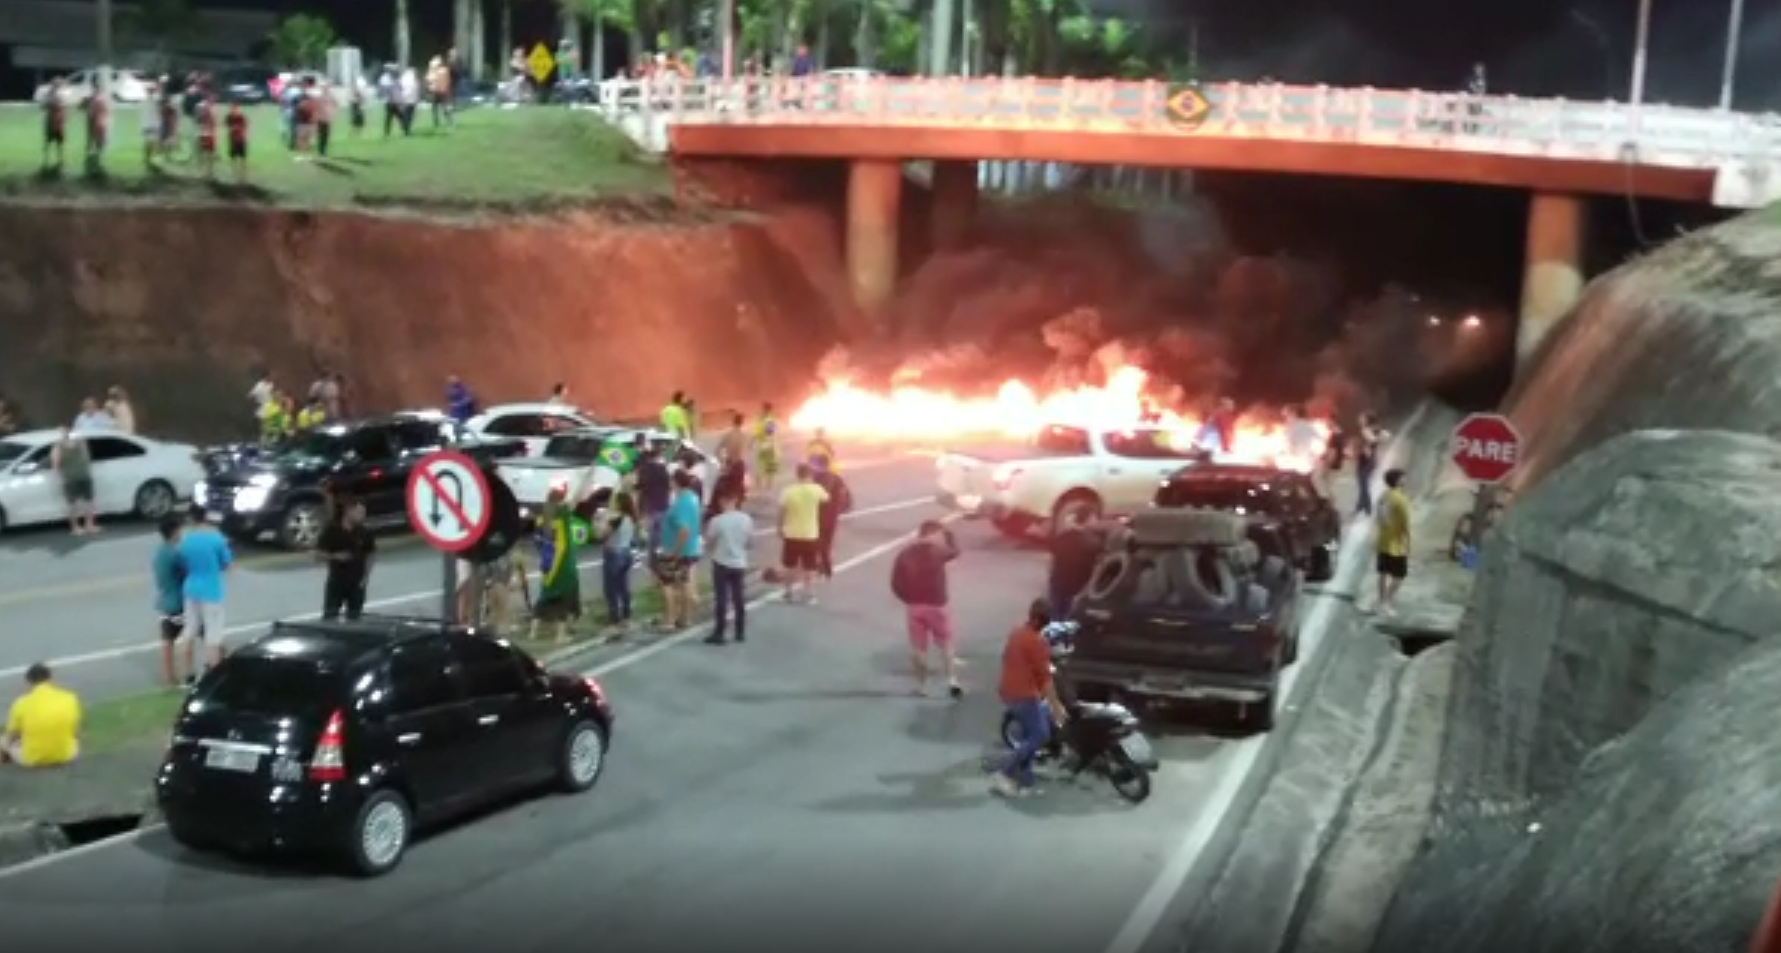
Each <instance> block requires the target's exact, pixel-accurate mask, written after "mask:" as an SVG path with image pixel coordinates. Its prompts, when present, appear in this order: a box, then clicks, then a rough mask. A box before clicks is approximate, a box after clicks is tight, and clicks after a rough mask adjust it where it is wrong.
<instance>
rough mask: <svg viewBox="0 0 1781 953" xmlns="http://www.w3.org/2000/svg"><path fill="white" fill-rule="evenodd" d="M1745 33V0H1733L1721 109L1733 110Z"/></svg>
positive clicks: (1720, 91)
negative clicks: (1739, 46)
mask: <svg viewBox="0 0 1781 953" xmlns="http://www.w3.org/2000/svg"><path fill="white" fill-rule="evenodd" d="M1743 32H1744V0H1732V14H1731V21H1730V22H1729V23H1727V24H1726V27H1725V72H1724V73H1723V74H1721V75H1720V79H1719V108H1720V109H1730V108H1732V79H1733V78H1734V77H1735V76H1736V74H1737V72H1738V39H1739V37H1740V36H1741V35H1742V34H1743Z"/></svg>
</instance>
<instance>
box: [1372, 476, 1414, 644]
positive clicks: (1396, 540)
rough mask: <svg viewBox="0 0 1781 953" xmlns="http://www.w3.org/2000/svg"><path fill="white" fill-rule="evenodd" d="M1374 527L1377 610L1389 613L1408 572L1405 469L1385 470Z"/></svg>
mask: <svg viewBox="0 0 1781 953" xmlns="http://www.w3.org/2000/svg"><path fill="white" fill-rule="evenodd" d="M1375 520H1376V522H1375V525H1374V530H1375V532H1376V536H1377V539H1376V543H1377V546H1378V559H1377V560H1376V561H1375V563H1374V569H1375V570H1376V571H1377V572H1378V575H1379V601H1378V603H1377V604H1376V607H1377V611H1379V612H1381V613H1383V614H1385V615H1391V614H1392V613H1393V612H1395V611H1396V607H1395V606H1394V605H1393V600H1395V599H1396V598H1397V595H1398V587H1399V586H1402V585H1403V584H1404V577H1405V576H1408V575H1410V495H1409V494H1407V493H1405V492H1404V471H1402V470H1395V469H1394V470H1387V471H1385V495H1384V496H1382V497H1380V498H1379V515H1378V516H1377V517H1375Z"/></svg>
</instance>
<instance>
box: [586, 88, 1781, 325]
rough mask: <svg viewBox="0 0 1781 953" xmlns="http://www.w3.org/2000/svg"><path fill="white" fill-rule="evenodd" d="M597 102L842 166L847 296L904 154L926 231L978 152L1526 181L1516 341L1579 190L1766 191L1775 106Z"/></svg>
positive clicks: (635, 97) (1579, 219)
mask: <svg viewBox="0 0 1781 953" xmlns="http://www.w3.org/2000/svg"><path fill="white" fill-rule="evenodd" d="M600 108H601V109H602V111H604V112H605V113H606V114H607V115H608V116H610V117H611V118H612V119H613V120H614V121H615V122H617V123H619V124H620V125H621V126H622V127H623V128H625V129H626V131H627V132H629V133H630V135H631V136H632V137H633V138H635V139H637V140H638V141H639V142H640V143H642V144H644V145H645V146H646V147H647V148H651V149H654V150H657V151H667V152H670V153H672V154H673V155H674V156H675V157H677V158H682V157H685V158H723V159H737V158H752V159H759V160H776V159H778V160H783V159H828V160H835V161H844V162H846V163H848V167H849V171H848V215H847V219H848V225H847V249H846V252H847V261H848V270H849V276H850V279H851V281H852V285H853V290H854V294H855V296H856V299H857V300H858V301H859V303H860V304H861V305H862V306H865V307H872V306H874V305H876V304H879V303H881V302H883V301H885V300H887V299H888V298H889V296H890V294H891V291H892V288H893V284H894V282H895V278H896V274H897V261H896V256H897V247H898V235H897V230H898V220H899V209H900V190H901V188H902V184H903V164H904V163H905V162H909V161H929V162H932V163H934V167H933V168H934V173H933V179H932V185H933V195H934V199H935V202H934V223H933V225H934V228H935V230H936V236H935V237H936V240H937V241H939V242H940V243H941V244H945V243H946V241H947V240H949V239H950V238H954V237H956V236H958V235H961V234H962V233H963V232H964V231H965V230H966V229H968V227H969V221H970V216H971V214H972V209H973V208H974V206H975V198H976V192H977V186H978V181H979V174H978V171H977V164H978V163H979V162H981V161H985V160H990V161H995V160H1003V161H1013V162H1023V163H1030V162H1063V163H1074V164H1082V165H1092V164H1106V165H1121V166H1131V167H1155V168H1175V169H1180V168H1188V169H1219V170H1231V171H1247V172H1280V173H1291V174H1298V175H1333V176H1346V177H1363V178H1385V179H1402V180H1410V181H1427V182H1436V181H1438V182H1458V183H1467V184H1474V185H1482V186H1493V187H1502V188H1515V189H1521V190H1524V191H1526V192H1528V193H1529V195H1530V204H1529V214H1528V231H1527V253H1526V254H1527V266H1526V269H1525V272H1524V279H1523V287H1522V306H1521V318H1522V325H1521V332H1520V334H1519V335H1518V349H1519V350H1520V351H1521V352H1522V353H1523V354H1525V353H1527V352H1528V351H1530V350H1531V349H1532V348H1533V346H1534V345H1535V344H1537V343H1538V341H1539V339H1540V338H1541V337H1542V336H1543V335H1544V333H1545V331H1546V330H1547V329H1548V328H1549V327H1550V326H1551V324H1552V323H1553V322H1555V321H1557V320H1558V319H1559V318H1560V317H1562V316H1563V315H1564V314H1565V313H1566V312H1568V311H1569V310H1570V308H1571V306H1572V305H1573V304H1574V303H1575V301H1576V299H1577V297H1578V296H1579V295H1580V293H1581V291H1582V289H1583V286H1584V283H1585V276H1584V275H1583V265H1582V262H1583V251H1584V247H1585V241H1586V236H1585V235H1584V222H1585V218H1586V216H1585V214H1584V210H1585V199H1586V198H1587V197H1588V196H1591V195H1623V196H1639V197H1647V198H1656V199H1665V200H1671V201H1683V202H1695V203H1702V204H1712V205H1715V206H1718V207H1723V208H1754V207H1758V206H1762V205H1766V204H1768V203H1769V202H1772V201H1775V200H1776V199H1781V116H1775V115H1753V114H1746V113H1737V112H1730V111H1724V110H1706V109H1691V108H1686V107H1676V106H1666V105H1641V106H1628V105H1624V104H1619V103H1613V102H1601V103H1596V102H1571V101H1566V100H1554V99H1522V98H1517V97H1513V96H1477V95H1471V94H1466V93H1448V92H1425V91H1417V90H1387V89H1368V88H1362V89H1343V88H1334V87H1324V86H1290V85H1283V84H1263V85H1246V84H1218V85H1208V86H1204V87H1199V88H1195V89H1191V90H1190V89H1187V88H1185V87H1171V86H1169V85H1168V84H1165V83H1162V82H1156V81H1149V82H1123V81H1114V80H1083V79H1067V78H1066V79H1036V78H1030V77H1011V78H988V79H968V78H953V77H947V78H934V79H902V78H870V79H865V78H852V77H847V78H839V77H827V76H824V77H814V78H807V79H764V80H763V79H750V80H740V81H734V82H706V81H690V80H680V79H672V78H671V79H667V80H661V81H653V82H645V83H629V82H612V83H607V84H605V85H604V86H603V87H602V89H601V100H600Z"/></svg>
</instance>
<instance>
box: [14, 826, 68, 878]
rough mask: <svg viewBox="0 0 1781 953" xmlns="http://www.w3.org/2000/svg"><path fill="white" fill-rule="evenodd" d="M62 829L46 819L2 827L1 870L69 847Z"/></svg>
mask: <svg viewBox="0 0 1781 953" xmlns="http://www.w3.org/2000/svg"><path fill="white" fill-rule="evenodd" d="M69 846H70V845H69V843H68V838H67V837H66V836H65V835H64V834H63V833H62V829H61V828H59V827H57V826H56V825H54V824H50V823H46V822H44V821H27V822H25V823H23V824H13V825H9V826H6V827H0V870H4V869H5V868H7V867H11V866H14V865H16V864H22V863H25V862H27V861H31V860H36V859H37V858H39V857H44V856H47V855H49V854H54V853H59V852H61V851H64V850H67V849H68V848H69Z"/></svg>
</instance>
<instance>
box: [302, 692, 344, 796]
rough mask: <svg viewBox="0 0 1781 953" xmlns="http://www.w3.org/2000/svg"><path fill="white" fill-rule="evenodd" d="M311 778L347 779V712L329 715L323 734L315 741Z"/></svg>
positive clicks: (310, 767) (322, 779) (310, 769)
mask: <svg viewBox="0 0 1781 953" xmlns="http://www.w3.org/2000/svg"><path fill="white" fill-rule="evenodd" d="M309 780H311V781H323V782H325V781H344V780H346V713H345V712H343V711H338V710H337V711H335V712H334V713H333V714H332V715H329V716H328V723H327V725H326V726H324V727H323V728H322V736H321V737H320V738H319V739H317V740H316V743H315V757H314V758H312V759H310V762H309Z"/></svg>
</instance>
